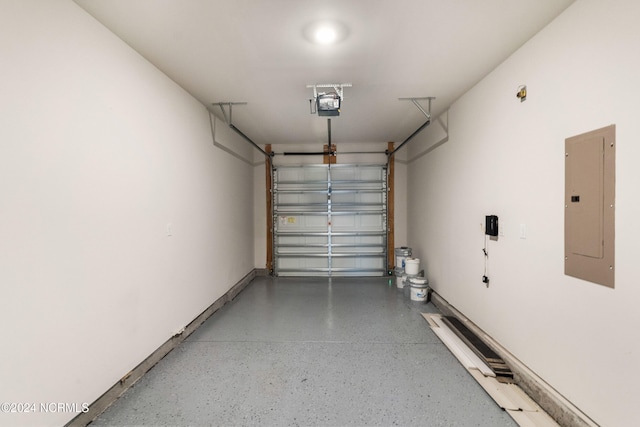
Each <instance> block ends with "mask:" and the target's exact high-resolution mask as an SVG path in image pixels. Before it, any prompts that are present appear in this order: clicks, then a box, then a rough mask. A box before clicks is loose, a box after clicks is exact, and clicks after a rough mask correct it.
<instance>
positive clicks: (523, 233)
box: [520, 224, 527, 239]
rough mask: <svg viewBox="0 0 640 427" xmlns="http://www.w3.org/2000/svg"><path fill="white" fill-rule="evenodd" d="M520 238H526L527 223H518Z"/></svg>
mask: <svg viewBox="0 0 640 427" xmlns="http://www.w3.org/2000/svg"><path fill="white" fill-rule="evenodd" d="M520 238H521V239H526V238H527V225H526V224H520Z"/></svg>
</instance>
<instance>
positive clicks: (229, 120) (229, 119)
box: [211, 102, 274, 158]
mask: <svg viewBox="0 0 640 427" xmlns="http://www.w3.org/2000/svg"><path fill="white" fill-rule="evenodd" d="M246 104H247V103H246V102H214V103H212V104H211V105H214V106H216V105H217V106H218V107H220V110H222V115H223V116H224V122H225V123H226V124H227V125H229V127H230V128H231V129H233V130H234V131H235V132H236V133H237V134H238V135H240V136H241V137H243V138H244V139H245V140H246V141H247V142H249V143H250V144H251V145H253V146H254V147H255V148H257V149H258V151H260V152H261V153H262V154H263V155H264V156H265V157H269V158H271V157H273V155H274V153H273V152H271V153H267V152H266V151H264V150H263V149H262V148H260V146H259V145H258V144H256V143H255V142H253V140H252V139H251V138H249V137H248V136H247V135H245V134H244V133H243V132H242V131H241V130H240V129H238V128H237V127H235V126H234V124H233V122H232V120H233V106H234V105H246ZM224 107H227V108H228V109H229V116H228V117H227V112H226V111H225V109H224Z"/></svg>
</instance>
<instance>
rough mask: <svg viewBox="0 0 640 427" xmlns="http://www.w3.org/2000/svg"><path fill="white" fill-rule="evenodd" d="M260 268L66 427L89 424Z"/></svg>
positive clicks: (245, 283) (243, 285)
mask: <svg viewBox="0 0 640 427" xmlns="http://www.w3.org/2000/svg"><path fill="white" fill-rule="evenodd" d="M264 272H266V270H264V271H263V269H254V270H252V271H251V272H250V273H249V274H247V275H246V276H244V277H243V278H242V279H240V281H239V282H238V283H236V284H235V285H233V287H231V289H229V290H228V291H227V292H226V293H225V294H224V295H222V296H221V297H220V298H218V299H217V300H216V301H215V302H214V303H213V304H211V305H210V306H209V307H207V309H206V310H205V311H203V312H202V313H200V314H199V315H198V317H196V318H195V319H194V320H193V321H191V323H189V324H188V325H187V326H185V328H184V330H183V331H182V332H181V333H179V334H176V335H174V336H172V337H171V338H169V339H168V340H167V341H165V342H164V344H162V345H161V346H160V347H158V348H157V349H156V350H155V351H154V352H153V353H151V354H150V355H149V356H148V357H147V358H146V359H145V360H143V361H142V362H141V363H140V364H139V365H138V366H136V367H135V368H133V370H131V372H129V373H127V374H126V375H125V376H124V377H122V378H121V379H120V380H119V381H118V382H117V383H115V384H114V385H113V386H112V387H111V388H110V389H109V390H107V391H106V392H105V393H104V394H103V395H102V396H100V397H99V398H98V399H96V400H95V401H94V402H93V403H92V404H91V405H89V410H88V411H87V412H85V413H81V414H79V415H78V416H76V417H75V418H73V419H72V420H71V421H69V422H68V423H67V424H66V425H65V427H84V426H86V425H88V424H90V423H91V422H92V421H93V420H94V419H95V418H96V417H97V416H98V415H100V414H101V413H103V412H104V411H105V410H106V409H107V408H108V407H109V406H111V405H112V404H113V402H115V401H116V400H117V399H118V398H119V397H120V396H122V394H123V393H124V392H125V391H127V390H128V389H129V388H130V387H131V386H133V385H134V384H135V383H136V382H137V381H138V380H139V379H140V378H142V377H143V376H144V374H146V373H147V372H148V371H149V370H150V369H151V368H153V367H154V366H155V364H156V363H158V362H159V361H160V360H162V358H163V357H165V356H166V355H167V354H169V352H171V350H173V349H174V348H176V347H177V346H178V345H180V343H182V342H183V341H184V340H185V339H186V338H187V337H188V336H189V335H191V334H192V333H193V332H194V331H195V330H196V329H198V327H199V326H200V325H202V324H203V323H204V322H205V320H207V319H208V318H209V317H211V315H212V314H213V313H215V312H216V311H218V310H219V309H220V308H221V307H222V306H223V305H225V304H226V303H227V302H229V301H231V300H233V299H234V298H235V297H236V296H237V295H238V294H239V293H240V292H242V290H243V289H244V288H245V287H246V286H247V285H248V284H249V283H250V282H251V281H252V280H253V279H254V278H255V277H256V276H262V275H266V274H265V273H264Z"/></svg>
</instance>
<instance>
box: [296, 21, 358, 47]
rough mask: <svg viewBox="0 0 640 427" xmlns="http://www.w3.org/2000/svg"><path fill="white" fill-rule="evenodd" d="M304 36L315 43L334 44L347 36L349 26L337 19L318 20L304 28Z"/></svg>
mask: <svg viewBox="0 0 640 427" xmlns="http://www.w3.org/2000/svg"><path fill="white" fill-rule="evenodd" d="M303 33H304V37H305V38H306V39H307V40H308V41H310V42H311V43H313V44H318V45H324V46H327V45H332V44H336V43H338V42H341V41H342V40H344V39H345V38H346V37H347V34H348V31H347V27H346V26H345V25H344V24H342V23H341V22H337V21H316V22H313V23H311V24H309V25H307V26H306V27H305V28H304V31H303Z"/></svg>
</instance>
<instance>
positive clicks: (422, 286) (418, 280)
mask: <svg viewBox="0 0 640 427" xmlns="http://www.w3.org/2000/svg"><path fill="white" fill-rule="evenodd" d="M409 285H410V286H411V301H419V302H426V301H427V297H428V295H429V281H428V280H427V279H425V278H424V277H412V278H410V279H409Z"/></svg>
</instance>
